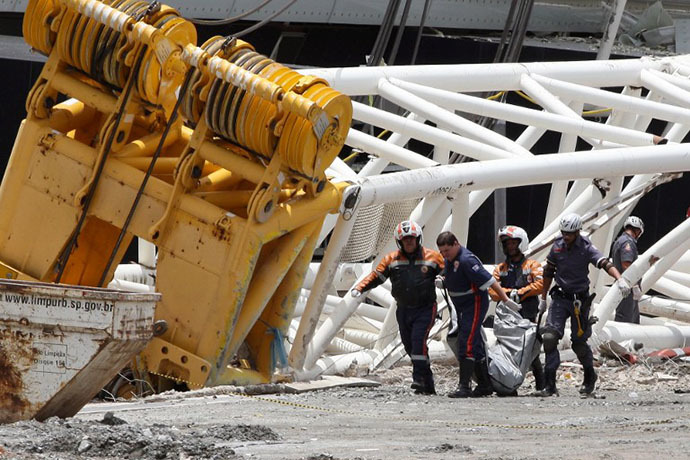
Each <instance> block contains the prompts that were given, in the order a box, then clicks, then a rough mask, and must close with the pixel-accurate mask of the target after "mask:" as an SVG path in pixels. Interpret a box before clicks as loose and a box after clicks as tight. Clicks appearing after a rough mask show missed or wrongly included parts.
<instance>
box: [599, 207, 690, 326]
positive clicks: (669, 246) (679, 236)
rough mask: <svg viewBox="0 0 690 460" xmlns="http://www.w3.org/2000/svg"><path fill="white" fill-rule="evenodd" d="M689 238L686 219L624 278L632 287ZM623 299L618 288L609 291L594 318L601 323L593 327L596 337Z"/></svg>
mask: <svg viewBox="0 0 690 460" xmlns="http://www.w3.org/2000/svg"><path fill="white" fill-rule="evenodd" d="M688 238H690V219H686V220H685V221H684V222H682V223H681V224H680V225H678V226H677V227H676V228H674V229H673V230H671V231H670V232H669V233H667V234H666V235H665V236H664V237H663V238H661V239H660V240H659V241H657V242H656V243H654V244H653V245H652V247H650V248H649V249H648V250H646V251H645V252H644V254H642V255H640V256H639V257H638V258H637V260H636V261H635V262H633V263H632V264H631V265H630V266H629V267H628V268H627V269H626V270H625V272H624V273H623V275H622V277H623V278H624V279H625V280H626V281H627V282H628V284H629V285H630V286H632V285H634V284H635V283H637V282H638V281H639V280H640V278H642V275H643V274H644V273H645V272H646V271H647V270H648V269H649V268H650V267H651V266H652V265H653V263H654V261H656V260H658V258H661V257H664V256H665V255H667V254H668V253H670V252H672V251H673V249H674V248H676V247H678V246H679V245H682V244H685V243H686V242H687V240H688ZM621 299H622V296H621V292H620V290H619V289H618V288H616V287H612V288H611V289H609V290H608V292H607V293H606V295H605V296H604V298H603V299H602V300H601V302H600V303H599V305H597V307H596V309H595V311H594V316H596V317H597V318H599V321H598V322H597V323H596V324H594V326H592V331H593V333H594V334H595V335H596V334H599V332H600V331H601V328H602V327H603V326H604V325H605V324H606V323H607V321H608V320H609V319H610V318H611V317H612V316H613V312H614V311H615V309H616V306H618V304H619V303H620V301H621Z"/></svg>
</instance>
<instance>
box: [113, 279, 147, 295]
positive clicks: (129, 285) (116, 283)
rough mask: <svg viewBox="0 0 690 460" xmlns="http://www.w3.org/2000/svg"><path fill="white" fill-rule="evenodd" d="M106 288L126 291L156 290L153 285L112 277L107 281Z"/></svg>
mask: <svg viewBox="0 0 690 460" xmlns="http://www.w3.org/2000/svg"><path fill="white" fill-rule="evenodd" d="M108 289H116V290H118V291H128V292H156V288H155V287H153V286H149V285H146V284H141V283H135V282H133V281H125V280H118V279H114V280H112V281H111V282H110V283H108Z"/></svg>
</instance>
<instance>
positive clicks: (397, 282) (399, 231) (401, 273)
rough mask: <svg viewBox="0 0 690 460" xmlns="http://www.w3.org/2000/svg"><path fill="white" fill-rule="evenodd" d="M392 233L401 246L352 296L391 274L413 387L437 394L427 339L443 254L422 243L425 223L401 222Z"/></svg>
mask: <svg viewBox="0 0 690 460" xmlns="http://www.w3.org/2000/svg"><path fill="white" fill-rule="evenodd" d="M393 236H394V238H395V242H396V244H397V245H398V248H399V249H398V250H396V251H393V252H391V253H390V254H388V255H386V256H385V257H384V258H383V259H381V262H380V263H379V264H378V266H377V267H376V270H374V271H373V272H371V273H370V274H369V275H368V276H367V277H366V278H364V279H363V280H362V282H360V283H359V284H358V285H357V286H356V287H355V288H354V289H353V290H352V291H351V292H352V296H353V297H359V296H360V295H361V294H362V293H363V292H367V291H368V290H370V289H373V288H375V287H376V286H378V285H380V284H383V283H384V282H385V281H386V279H388V278H390V280H391V294H392V295H393V298H394V299H395V301H396V303H397V307H398V308H397V310H396V319H397V320H398V329H399V330H400V340H401V341H402V343H403V347H404V348H405V352H407V354H408V355H409V356H410V359H411V360H412V389H413V390H414V391H415V393H417V394H420V393H421V394H436V388H435V386H434V376H433V374H432V372H431V365H430V361H429V350H428V348H427V339H428V337H429V331H430V330H431V326H433V324H434V321H435V320H436V286H435V281H436V275H438V274H440V273H441V270H443V258H442V257H441V254H439V253H438V252H436V251H434V250H433V249H429V248H425V247H424V246H422V227H421V226H420V225H419V224H418V223H416V222H414V221H411V220H405V221H403V222H400V223H399V224H398V226H397V227H396V228H395V231H394V233H393Z"/></svg>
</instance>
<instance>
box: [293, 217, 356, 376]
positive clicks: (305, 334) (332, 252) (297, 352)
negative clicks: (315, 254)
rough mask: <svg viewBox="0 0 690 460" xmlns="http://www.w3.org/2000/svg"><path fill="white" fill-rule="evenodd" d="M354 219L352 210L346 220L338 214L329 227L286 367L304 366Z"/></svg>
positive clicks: (297, 367) (300, 367) (296, 367)
mask: <svg viewBox="0 0 690 460" xmlns="http://www.w3.org/2000/svg"><path fill="white" fill-rule="evenodd" d="M356 220H357V210H356V209H355V211H354V213H353V214H352V216H351V217H350V219H348V220H345V219H344V218H343V216H342V215H341V216H340V217H339V218H338V223H337V224H336V226H335V229H334V230H333V235H332V237H331V240H330V242H329V244H328V248H326V252H325V254H324V256H323V259H322V261H321V265H320V267H319V272H318V273H317V275H316V279H315V280H314V285H313V287H312V291H311V295H310V296H309V300H308V301H307V305H306V307H305V310H304V313H303V314H302V320H301V321H300V325H299V329H298V330H297V334H296V336H295V340H294V342H293V344H292V348H291V350H290V356H289V359H290V367H292V368H293V369H297V370H299V369H302V367H303V366H304V360H305V358H306V356H307V344H308V343H310V342H311V339H312V337H313V335H314V330H315V329H316V325H317V323H318V321H319V316H321V310H322V309H323V305H324V303H325V300H326V296H327V294H328V293H327V290H326V289H327V288H328V285H329V284H330V280H332V279H333V275H334V274H335V271H336V270H337V268H338V261H339V260H340V254H341V253H342V250H343V248H344V247H345V245H346V244H347V241H348V238H349V236H350V233H351V232H352V227H353V226H354V224H355V221H356ZM329 342H330V341H329ZM324 349H325V346H324Z"/></svg>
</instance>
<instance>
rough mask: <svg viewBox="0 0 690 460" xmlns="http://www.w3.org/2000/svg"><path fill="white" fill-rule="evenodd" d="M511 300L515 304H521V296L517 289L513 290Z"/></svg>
mask: <svg viewBox="0 0 690 460" xmlns="http://www.w3.org/2000/svg"><path fill="white" fill-rule="evenodd" d="M510 300H512V301H513V302H515V303H520V294H518V290H517V289H513V290H512V291H510Z"/></svg>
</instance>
